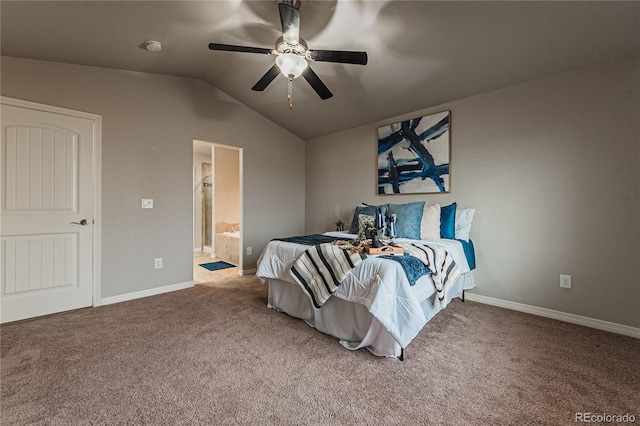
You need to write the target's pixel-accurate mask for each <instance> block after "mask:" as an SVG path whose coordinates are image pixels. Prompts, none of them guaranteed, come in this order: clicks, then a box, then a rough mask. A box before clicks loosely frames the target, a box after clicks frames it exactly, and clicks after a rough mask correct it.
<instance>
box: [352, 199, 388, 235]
mask: <svg viewBox="0 0 640 426" xmlns="http://www.w3.org/2000/svg"><path fill="white" fill-rule="evenodd" d="M378 207H380V210H382V218H383V220H384V216H385V215H386V214H387V205H386V204H383V205H381V206H358V207H356V211H355V213H354V214H353V219H352V220H351V227H350V228H349V233H350V234H357V233H358V231H359V230H360V224H359V223H358V215H361V214H366V215H367V216H375V215H376V209H377V208H378Z"/></svg>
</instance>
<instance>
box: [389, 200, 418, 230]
mask: <svg viewBox="0 0 640 426" xmlns="http://www.w3.org/2000/svg"><path fill="white" fill-rule="evenodd" d="M423 211H424V201H417V202H415V203H406V204H389V213H391V214H395V215H396V236H397V237H398V238H410V239H412V240H419V239H420V223H421V222H422V213H423Z"/></svg>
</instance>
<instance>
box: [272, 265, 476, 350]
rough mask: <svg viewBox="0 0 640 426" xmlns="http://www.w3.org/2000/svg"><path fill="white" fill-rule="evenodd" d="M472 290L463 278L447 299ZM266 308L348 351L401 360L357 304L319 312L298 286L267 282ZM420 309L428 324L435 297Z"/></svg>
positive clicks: (336, 304) (331, 304) (339, 303)
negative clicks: (297, 320)
mask: <svg viewBox="0 0 640 426" xmlns="http://www.w3.org/2000/svg"><path fill="white" fill-rule="evenodd" d="M472 287H473V278H472V277H471V274H463V275H462V276H461V277H460V278H459V279H458V280H457V282H456V283H455V285H454V286H453V287H452V289H451V291H450V293H449V297H450V299H453V298H455V297H459V296H461V295H462V291H463V289H466V288H472ZM267 306H268V307H269V308H272V309H276V310H278V311H282V312H285V313H287V314H289V315H290V316H292V317H295V318H300V319H302V320H303V321H305V322H306V323H307V324H309V325H310V326H311V327H314V328H315V329H317V330H319V331H321V332H323V333H325V334H328V335H331V336H333V337H336V338H338V339H339V340H340V344H341V345H342V346H344V347H345V348H347V349H350V350H356V349H360V348H367V349H368V350H369V351H371V352H372V353H373V354H374V355H376V356H385V357H394V358H397V357H400V356H401V355H402V347H401V346H400V345H399V344H398V342H397V341H396V340H395V339H394V338H393V336H392V335H391V334H390V333H389V332H388V331H387V330H386V328H385V327H384V326H383V325H382V323H380V321H378V320H377V319H376V318H375V317H374V316H373V315H372V314H371V313H370V312H369V310H368V309H367V307H366V306H364V305H362V304H360V303H354V302H348V301H346V300H342V299H339V298H337V297H335V296H334V297H331V298H329V300H327V302H326V303H325V304H324V306H323V307H322V308H321V309H314V308H313V306H312V304H311V302H310V301H309V297H308V296H307V295H306V294H305V293H304V292H303V290H302V289H301V288H300V287H299V286H298V285H297V284H292V283H289V282H287V281H282V280H278V279H269V298H268V305H267ZM420 306H421V307H422V310H423V312H424V314H425V317H426V318H427V321H428V320H430V319H431V318H432V317H433V316H434V315H435V314H436V313H437V312H439V311H440V309H441V308H440V304H439V303H438V301H437V300H436V297H435V293H434V294H432V295H431V296H430V297H427V298H425V299H424V300H422V301H421V303H420Z"/></svg>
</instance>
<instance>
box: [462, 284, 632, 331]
mask: <svg viewBox="0 0 640 426" xmlns="http://www.w3.org/2000/svg"><path fill="white" fill-rule="evenodd" d="M464 297H465V299H466V300H470V301H472V302H478V303H484V304H486V305H492V306H498V307H500V308H506V309H511V310H513V311H519V312H525V313H527V314H533V315H538V316H541V317H545V318H551V319H556V320H560V321H565V322H570V323H572V324H578V325H583V326H585V327H591V328H596V329H598V330H604V331H609V332H611V333H617V334H623V335H625V336H630V337H635V338H636V339H640V328H636V327H631V326H628V325H622V324H616V323H614V322H609V321H603V320H599V319H595V318H589V317H583V316H581V315H575V314H569V313H566V312H561V311H554V310H553V309H546V308H539V307H537V306H531V305H525V304H523V303H517V302H510V301H508V300H502V299H496V298H493V297H488V296H482V295H480V294H474V293H469V292H465V294H464Z"/></svg>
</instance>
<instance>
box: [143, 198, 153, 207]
mask: <svg viewBox="0 0 640 426" xmlns="http://www.w3.org/2000/svg"><path fill="white" fill-rule="evenodd" d="M142 208H143V209H152V208H153V199H150V198H143V199H142Z"/></svg>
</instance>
